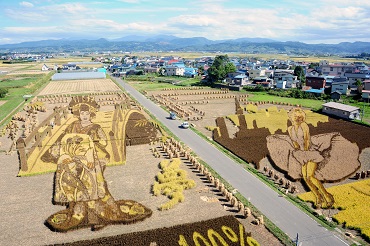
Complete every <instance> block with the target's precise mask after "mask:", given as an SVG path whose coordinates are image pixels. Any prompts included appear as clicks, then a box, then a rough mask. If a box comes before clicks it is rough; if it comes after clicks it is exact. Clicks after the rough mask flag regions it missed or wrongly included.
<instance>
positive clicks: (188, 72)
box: [184, 67, 198, 78]
mask: <svg viewBox="0 0 370 246" xmlns="http://www.w3.org/2000/svg"><path fill="white" fill-rule="evenodd" d="M197 74H198V69H196V68H193V67H185V71H184V76H185V77H188V78H194V77H195V76H197Z"/></svg>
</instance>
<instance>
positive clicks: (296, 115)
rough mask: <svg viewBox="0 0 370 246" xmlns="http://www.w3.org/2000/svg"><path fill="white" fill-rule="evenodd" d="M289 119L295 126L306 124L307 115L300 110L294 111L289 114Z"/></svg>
mask: <svg viewBox="0 0 370 246" xmlns="http://www.w3.org/2000/svg"><path fill="white" fill-rule="evenodd" d="M289 119H290V121H291V122H292V124H293V125H300V124H301V123H303V122H305V120H306V114H305V112H304V111H303V110H302V109H300V108H296V109H292V110H291V111H290V112H289Z"/></svg>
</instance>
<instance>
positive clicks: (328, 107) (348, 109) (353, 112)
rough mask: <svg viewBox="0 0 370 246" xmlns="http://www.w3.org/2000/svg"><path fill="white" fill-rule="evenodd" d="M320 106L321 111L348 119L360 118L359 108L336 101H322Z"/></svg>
mask: <svg viewBox="0 0 370 246" xmlns="http://www.w3.org/2000/svg"><path fill="white" fill-rule="evenodd" d="M322 106H323V109H322V112H323V113H326V114H329V115H334V116H337V117H340V118H344V119H349V120H359V119H360V108H357V107H354V106H350V105H346V104H342V103H336V102H328V103H324V104H323V105H322Z"/></svg>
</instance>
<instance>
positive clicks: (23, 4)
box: [19, 1, 33, 8]
mask: <svg viewBox="0 0 370 246" xmlns="http://www.w3.org/2000/svg"><path fill="white" fill-rule="evenodd" d="M19 5H21V6H22V7H27V8H32V7H33V4H32V3H30V2H25V1H23V2H20V3H19Z"/></svg>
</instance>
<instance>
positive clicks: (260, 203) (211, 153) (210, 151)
mask: <svg viewBox="0 0 370 246" xmlns="http://www.w3.org/2000/svg"><path fill="white" fill-rule="evenodd" d="M115 79H116V81H117V82H118V83H119V84H120V85H121V86H122V87H123V88H124V89H125V90H126V91H127V92H128V93H129V94H131V95H132V96H133V97H134V98H136V100H137V101H138V102H139V103H140V104H141V105H142V106H143V107H145V108H146V109H147V110H148V111H150V112H151V113H152V114H153V115H154V116H155V117H156V118H157V120H158V121H160V122H162V123H163V124H164V125H165V126H166V127H167V128H168V129H169V130H170V131H171V132H172V133H174V134H175V135H176V136H177V137H178V138H179V139H181V141H183V142H184V143H185V144H186V145H188V146H189V147H190V148H191V149H192V150H193V151H194V152H195V153H196V154H197V155H198V156H199V157H200V158H201V159H202V160H203V161H205V162H206V163H207V164H208V165H209V166H211V167H212V169H214V170H215V171H216V172H217V173H218V174H219V175H220V176H221V177H223V178H224V179H225V180H226V181H227V182H228V183H229V184H231V185H232V186H233V187H234V188H236V189H238V191H239V192H240V193H241V194H242V195H243V196H244V197H246V198H248V199H249V200H250V202H251V203H252V204H253V205H254V206H256V207H257V208H258V209H259V210H260V211H261V212H262V213H263V214H264V215H265V216H267V217H268V218H269V219H270V220H271V221H272V222H273V223H275V225H277V226H278V227H279V228H280V229H281V230H283V231H284V232H285V233H286V234H287V235H288V236H289V237H290V238H292V239H295V238H296V236H297V233H298V236H299V243H300V245H302V246H306V245H312V246H318V245H320V246H321V245H322V246H328V245H330V246H341V245H349V244H348V243H346V242H345V241H344V240H342V239H341V236H340V235H339V234H338V235H337V234H336V233H335V232H331V231H328V230H327V229H325V228H324V227H322V226H321V225H320V224H318V223H317V222H316V221H314V220H313V219H312V218H310V217H309V216H308V215H306V214H305V213H303V212H302V211H301V210H299V209H298V208H297V207H296V206H294V205H293V204H291V203H290V202H289V201H287V200H286V199H285V198H283V197H279V196H278V194H277V193H276V192H275V191H273V190H272V189H271V188H269V187H268V186H266V185H265V184H264V183H263V182H261V181H260V180H259V179H258V178H256V177H255V176H253V175H252V174H250V173H249V172H248V171H246V170H245V169H244V168H243V167H242V166H241V165H239V164H238V163H236V162H235V161H233V160H232V159H230V158H229V157H227V156H226V155H225V154H223V153H222V152H220V151H219V150H218V149H216V148H215V147H214V146H212V145H211V144H209V143H207V141H205V140H204V139H202V138H201V137H199V136H198V135H197V134H195V133H194V132H193V131H191V130H190V129H182V128H179V125H180V124H181V122H180V121H178V120H169V119H167V117H168V116H169V115H168V113H167V112H166V111H165V110H163V109H162V108H160V107H159V106H158V105H156V104H155V103H154V102H152V101H150V100H149V99H147V98H146V97H145V96H144V95H142V94H141V93H139V92H138V91H136V90H135V89H134V88H133V87H132V86H130V85H129V84H127V83H124V82H123V81H122V80H121V79H119V78H115Z"/></svg>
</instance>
